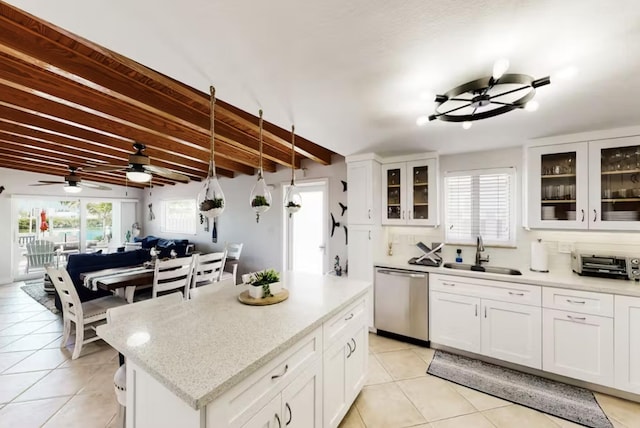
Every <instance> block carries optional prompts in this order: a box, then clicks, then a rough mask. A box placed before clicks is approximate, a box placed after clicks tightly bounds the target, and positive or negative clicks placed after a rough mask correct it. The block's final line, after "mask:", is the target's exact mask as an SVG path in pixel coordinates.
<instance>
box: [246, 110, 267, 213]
mask: <svg viewBox="0 0 640 428" xmlns="http://www.w3.org/2000/svg"><path fill="white" fill-rule="evenodd" d="M259 115H260V116H259V117H260V120H259V128H260V158H259V159H260V163H259V165H258V181H257V182H256V184H255V185H254V186H253V189H252V190H251V197H250V198H249V202H250V204H251V208H252V209H253V210H254V211H255V213H256V223H259V222H260V214H263V213H265V212H267V211H268V210H269V208H270V207H271V193H270V192H269V188H268V187H267V183H265V181H264V176H263V175H262V174H263V173H262V110H260V111H259Z"/></svg>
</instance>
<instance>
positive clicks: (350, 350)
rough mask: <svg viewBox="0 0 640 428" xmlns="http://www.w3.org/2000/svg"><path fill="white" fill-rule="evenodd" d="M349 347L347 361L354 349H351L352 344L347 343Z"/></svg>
mask: <svg viewBox="0 0 640 428" xmlns="http://www.w3.org/2000/svg"><path fill="white" fill-rule="evenodd" d="M347 347H348V348H349V353H348V354H347V359H348V358H349V357H350V356H351V354H353V349H351V343H349V342H347Z"/></svg>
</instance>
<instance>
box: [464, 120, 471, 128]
mask: <svg viewBox="0 0 640 428" xmlns="http://www.w3.org/2000/svg"><path fill="white" fill-rule="evenodd" d="M472 126H473V122H469V121H464V122H462V129H469V128H471V127H472Z"/></svg>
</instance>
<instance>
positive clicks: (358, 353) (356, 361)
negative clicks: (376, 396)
mask: <svg viewBox="0 0 640 428" xmlns="http://www.w3.org/2000/svg"><path fill="white" fill-rule="evenodd" d="M368 342H369V332H368V331H367V330H366V328H365V326H362V327H360V328H359V329H358V330H357V331H356V332H355V333H354V334H353V335H352V336H351V337H350V339H349V342H348V343H347V347H348V348H349V349H348V350H347V363H346V364H347V368H346V375H347V377H346V381H345V384H346V390H347V392H346V394H347V400H351V399H353V398H355V396H356V395H357V394H358V392H359V391H360V390H361V389H362V386H363V385H364V381H365V379H366V377H367V365H368V364H367V363H368V357H369V346H368V345H369V343H368Z"/></svg>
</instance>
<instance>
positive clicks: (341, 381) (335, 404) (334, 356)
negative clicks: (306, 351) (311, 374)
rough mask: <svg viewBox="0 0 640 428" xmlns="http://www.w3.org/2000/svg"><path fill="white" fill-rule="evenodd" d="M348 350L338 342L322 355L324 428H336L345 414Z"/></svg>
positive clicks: (342, 343) (343, 344)
mask: <svg viewBox="0 0 640 428" xmlns="http://www.w3.org/2000/svg"><path fill="white" fill-rule="evenodd" d="M347 353H348V348H347V345H346V343H344V342H340V343H338V344H336V345H334V346H333V347H331V348H329V349H328V350H327V351H326V352H325V353H324V361H323V362H324V367H323V394H324V404H323V413H324V426H325V427H328V428H334V427H337V426H338V424H340V421H341V420H342V418H343V417H344V415H345V414H346V413H347V409H346V406H347V399H348V398H347V395H346V392H347V391H346V379H347V374H346V368H347V366H346V360H347V358H346V357H347Z"/></svg>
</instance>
